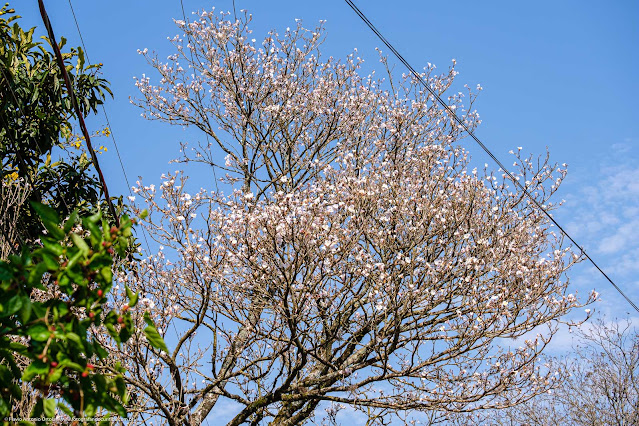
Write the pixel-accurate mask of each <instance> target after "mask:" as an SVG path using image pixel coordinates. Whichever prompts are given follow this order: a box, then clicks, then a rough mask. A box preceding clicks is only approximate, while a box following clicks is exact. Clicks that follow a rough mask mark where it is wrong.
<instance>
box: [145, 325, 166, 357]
mask: <svg viewBox="0 0 639 426" xmlns="http://www.w3.org/2000/svg"><path fill="white" fill-rule="evenodd" d="M144 335H145V336H146V340H148V341H149V344H150V345H151V346H153V347H154V348H156V349H160V350H161V351H164V352H166V353H167V354H168V353H169V348H167V347H166V343H164V339H163V338H162V336H160V333H158V330H157V329H156V328H155V326H152V325H148V326H147V327H146V328H145V329H144Z"/></svg>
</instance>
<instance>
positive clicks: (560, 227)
mask: <svg viewBox="0 0 639 426" xmlns="http://www.w3.org/2000/svg"><path fill="white" fill-rule="evenodd" d="M345 1H346V3H347V4H348V5H349V6H350V8H351V9H353V11H354V12H355V13H356V14H357V16H359V17H360V19H361V20H362V21H364V23H365V24H366V25H367V26H368V28H370V29H371V31H373V33H375V35H376V36H377V38H379V39H380V41H381V42H382V43H384V44H385V45H386V47H388V48H389V49H390V51H391V52H392V53H393V55H395V57H396V58H397V59H399V61H400V62H401V63H402V64H403V65H404V66H405V67H406V68H408V70H409V71H410V72H411V74H413V76H414V77H415V78H416V79H417V81H419V82H420V83H421V84H422V86H424V87H425V88H426V90H428V92H429V93H430V94H431V95H432V96H433V97H434V98H435V100H436V101H437V103H439V104H440V105H441V106H442V107H443V108H444V109H445V110H446V111H447V112H448V113H449V114H450V117H451V118H452V119H453V120H455V121H456V122H457V123H458V124H459V125H460V126H461V127H462V128H463V129H464V131H465V132H466V133H468V134H469V135H470V137H471V138H473V140H474V141H475V142H476V143H477V144H478V145H479V146H480V147H481V148H482V149H483V150H484V152H485V153H486V154H488V156H489V157H490V158H492V160H493V161H494V162H495V163H496V164H497V165H498V166H499V167H500V168H501V169H502V170H503V171H504V173H505V174H506V175H507V176H508V177H509V178H510V179H511V180H512V181H513V183H514V184H515V186H517V187H518V188H519V189H520V190H521V191H522V192H523V193H524V195H526V196H527V197H528V199H529V200H531V201H532V203H533V204H534V205H535V206H536V207H537V208H538V209H539V210H541V211H542V212H543V213H544V214H545V215H546V216H547V217H548V219H550V221H551V222H552V223H553V224H554V225H555V226H556V227H557V229H559V230H560V231H561V233H562V234H563V235H564V236H565V237H566V238H568V240H570V242H571V243H572V244H573V245H574V246H575V247H577V248H578V249H579V250H580V252H581V254H582V255H583V256H584V257H585V258H586V259H588V260H589V261H590V263H591V264H592V265H593V266H594V267H595V268H596V269H597V270H598V271H599V272H600V273H601V275H603V276H604V277H605V278H606V280H608V282H609V283H610V284H611V285H612V286H613V287H614V288H615V290H617V292H618V293H619V294H621V296H623V298H624V299H626V301H627V302H628V303H629V304H630V306H632V307H633V308H634V309H635V311H637V312H639V307H637V305H636V304H635V303H634V302H633V301H632V300H630V298H629V297H628V296H627V295H626V294H625V293H624V292H623V291H622V290H621V288H619V286H618V285H617V284H615V282H614V281H613V280H612V279H611V278H610V277H609V276H608V275H607V274H606V273H605V272H604V271H603V269H601V268H600V267H599V265H598V264H597V263H596V262H595V261H594V260H593V259H592V258H591V257H590V256H589V255H588V253H586V251H585V250H584V249H583V247H582V246H581V245H579V244H578V243H577V241H575V239H574V238H573V237H572V236H570V234H569V233H568V232H567V231H566V230H565V229H564V228H563V227H562V226H561V225H560V224H559V223H558V222H557V221H556V220H555V219H554V218H553V217H552V215H551V214H550V213H548V212H547V211H546V209H544V208H543V207H542V206H541V204H539V202H538V201H537V200H536V199H535V198H534V197H533V196H532V195H531V194H530V192H528V190H527V189H526V188H525V187H524V186H523V185H522V184H521V183H520V182H519V181H518V180H517V179H516V178H515V177H514V176H513V174H512V173H511V172H510V171H508V169H507V168H506V167H505V166H504V165H503V164H502V162H501V161H499V159H498V158H497V157H496V156H495V155H494V154H493V153H492V152H491V151H490V149H489V148H488V147H487V146H486V145H485V144H484V143H483V142H482V141H481V140H479V138H478V137H477V136H476V135H475V133H474V132H473V131H472V130H470V129H469V128H468V126H467V125H466V123H464V121H463V120H462V119H461V118H460V117H459V116H458V115H457V114H456V113H455V112H454V111H453V110H452V109H451V108H450V107H449V106H448V104H446V102H444V101H443V100H442V98H441V97H440V96H439V95H438V94H437V93H436V92H435V91H434V90H433V89H432V88H431V87H430V86H429V85H428V84H427V83H426V82H425V81H424V79H423V78H422V76H421V75H420V74H419V73H418V72H417V71H415V69H414V68H413V67H412V66H411V64H410V63H409V62H408V61H407V60H406V59H404V57H403V56H402V55H401V54H400V53H399V52H398V51H397V49H395V47H393V45H392V44H391V43H390V42H389V41H388V40H387V39H386V37H384V35H383V34H382V33H381V32H380V31H379V30H378V29H377V28H376V27H375V25H374V24H373V23H372V22H371V21H370V20H369V19H368V18H367V17H366V15H364V13H363V12H362V11H361V10H360V9H359V8H358V7H357V5H355V3H354V2H353V1H352V0H345Z"/></svg>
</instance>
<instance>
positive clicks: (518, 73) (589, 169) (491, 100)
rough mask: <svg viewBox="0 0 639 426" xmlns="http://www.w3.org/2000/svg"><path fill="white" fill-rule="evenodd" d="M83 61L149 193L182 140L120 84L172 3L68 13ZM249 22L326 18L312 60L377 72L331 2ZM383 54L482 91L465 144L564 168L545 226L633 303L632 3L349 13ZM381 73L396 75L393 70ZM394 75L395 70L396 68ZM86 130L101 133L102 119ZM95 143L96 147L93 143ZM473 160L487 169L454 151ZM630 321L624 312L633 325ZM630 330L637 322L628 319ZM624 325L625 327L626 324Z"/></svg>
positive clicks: (116, 170) (171, 11) (636, 70)
mask: <svg viewBox="0 0 639 426" xmlns="http://www.w3.org/2000/svg"><path fill="white" fill-rule="evenodd" d="M72 2H73V6H74V8H75V12H76V15H77V17H78V19H79V24H80V28H81V30H82V34H83V37H84V41H85V43H86V47H87V51H88V54H89V57H90V59H91V61H94V62H103V63H104V68H103V71H104V76H105V77H106V78H107V79H108V80H110V81H111V83H112V89H113V91H114V93H115V99H114V100H112V101H109V102H108V103H107V105H106V108H107V111H108V114H109V117H110V120H111V124H112V130H113V132H114V134H115V137H116V139H117V142H118V145H119V148H120V151H121V154H122V156H123V161H124V165H125V168H126V170H127V174H128V176H129V179H130V180H132V181H135V180H136V179H137V176H144V178H145V181H146V182H149V183H150V182H156V183H157V181H159V176H160V174H161V173H163V172H166V171H167V170H172V169H174V168H175V167H173V166H169V165H168V164H167V162H168V161H169V160H170V159H172V158H175V157H176V156H177V155H178V149H179V147H178V141H180V140H194V138H195V135H193V134H191V133H187V132H184V131H182V130H181V129H179V128H173V127H169V126H167V125H164V124H160V123H156V122H149V121H145V120H144V119H142V118H141V117H140V112H141V111H140V110H138V109H137V108H136V107H134V106H132V105H131V104H130V103H129V97H130V96H135V95H136V89H135V87H134V84H133V83H134V81H133V76H141V75H142V73H148V74H151V69H150V67H148V66H147V65H146V63H145V62H144V59H143V58H142V57H141V56H139V55H138V54H137V49H143V48H149V50H157V51H158V52H160V56H166V55H163V53H164V52H168V51H169V48H170V45H169V43H168V42H167V40H166V37H167V36H173V35H175V34H177V29H176V27H175V26H174V25H173V22H172V18H181V16H182V15H181V13H182V12H181V7H180V2H179V0H156V1H140V0H138V1H127V2H124V1H120V0H111V1H105V0H100V1H98V0H94V1H80V0H72ZM45 3H46V6H47V8H48V11H49V15H50V17H51V20H52V23H53V26H54V29H55V31H56V35H57V36H58V37H59V36H61V35H64V36H65V37H67V38H68V39H69V40H70V44H71V45H78V44H79V38H78V33H77V30H76V28H75V23H74V22H73V19H72V16H71V12H70V8H69V4H68V2H67V1H62V0H55V1H54V0H48V1H45ZM235 3H236V7H237V9H248V10H249V11H250V12H251V13H252V14H253V16H254V21H253V28H254V29H255V30H256V31H255V34H256V38H258V36H259V35H260V34H264V33H265V32H266V31H267V30H269V29H271V28H275V29H280V30H282V29H284V28H286V27H287V26H293V24H294V19H295V18H302V19H303V21H304V23H305V24H306V25H307V26H314V24H315V23H316V22H317V21H318V20H320V19H326V20H327V24H326V28H327V35H328V39H327V42H326V44H325V48H324V52H325V54H330V55H333V56H336V57H343V56H345V55H346V54H348V53H350V52H351V51H352V49H353V48H354V47H357V48H358V49H359V54H360V55H362V56H363V57H364V58H365V59H367V60H368V63H369V65H370V66H371V67H373V66H377V61H376V59H377V55H376V53H375V51H374V48H375V47H376V46H381V43H380V42H378V40H377V39H376V38H375V37H374V35H373V34H372V33H371V32H370V31H369V30H368V29H367V28H366V27H365V26H364V24H363V23H362V22H361V21H360V20H359V19H358V18H357V17H356V15H355V14H354V13H353V12H352V11H351V10H350V8H349V7H348V6H347V5H346V3H345V2H343V1H337V0H332V1H299V0H298V1H290V0H286V1H268V2H265V1H258V0H236V1H235ZM357 4H358V5H359V7H360V8H361V9H362V10H363V11H364V13H366V14H367V16H368V17H369V19H371V20H372V21H373V22H374V23H375V24H376V25H377V27H378V28H379V29H380V30H381V31H382V32H383V33H384V34H385V35H386V37H387V38H388V39H389V40H390V41H391V42H392V43H393V44H394V45H395V47H396V48H397V49H398V50H399V51H400V52H402V53H403V54H404V56H405V57H406V59H408V61H409V62H411V63H412V64H413V66H414V67H415V68H417V69H419V68H421V67H423V66H424V65H425V64H426V63H427V62H431V63H434V64H436V65H437V66H438V67H439V68H440V69H445V68H447V67H448V66H449V64H450V60H451V59H452V58H455V59H457V63H458V66H457V70H458V71H460V75H459V76H458V77H457V82H458V83H459V84H460V87H461V86H462V85H463V84H469V85H470V86H475V85H476V84H478V83H479V84H481V85H482V86H483V88H484V90H483V92H482V94H481V96H480V97H479V100H478V101H477V103H476V104H475V106H476V108H477V109H478V111H479V113H480V115H481V117H482V120H483V123H482V125H481V126H480V128H479V130H478V132H477V135H478V136H479V137H480V138H481V139H482V140H483V141H484V142H485V143H486V144H487V145H488V146H489V147H490V148H491V149H492V150H493V152H494V153H495V154H496V155H497V156H498V157H499V158H501V159H503V160H507V161H505V162H506V163H509V161H510V159H509V158H508V154H507V152H508V151H509V150H510V149H513V148H514V147H517V146H523V147H524V151H527V152H532V153H537V154H543V153H544V152H545V150H546V147H548V148H549V150H550V152H551V156H552V157H551V158H552V159H553V160H554V161H557V162H559V163H564V162H565V163H568V165H569V168H568V170H569V173H568V178H567V180H566V181H565V183H564V187H563V188H562V190H561V192H560V194H559V195H560V197H563V198H565V199H566V201H567V202H566V205H565V207H564V208H562V209H561V211H560V212H558V213H557V214H556V217H557V218H558V219H559V220H560V221H561V223H562V224H565V225H566V227H567V229H569V230H570V231H571V232H572V233H574V236H575V237H577V240H578V241H580V242H581V243H582V244H583V245H584V246H585V247H586V248H587V249H588V252H589V253H590V254H591V256H592V257H593V258H595V259H596V260H597V261H598V262H600V264H601V265H602V266H603V267H604V269H605V270H607V271H609V273H610V275H611V277H613V278H614V279H615V280H616V281H617V283H618V284H619V285H620V286H621V287H622V288H623V289H624V290H625V291H626V292H627V294H628V295H629V296H630V297H631V298H633V299H634V300H635V302H639V279H638V278H637V276H639V275H638V274H637V273H638V272H639V238H637V229H639V120H638V118H639V106H638V104H637V98H638V95H639V79H638V78H637V76H638V75H639V53H638V52H639V50H638V49H637V45H638V43H639V2H636V1H631V0H619V1H609V2H601V1H590V0H586V1H584V0H563V1H548V0H539V1H535V2H530V1H526V2H524V1H517V2H513V1H491V2H477V1H470V0H460V1H456V2H443V1H439V2H435V1H418V0H410V1H402V2H393V5H392V6H389V5H390V4H391V3H390V2H387V1H379V0H376V1H372V0H369V1H363V0H360V1H358V2H357ZM12 6H13V7H15V8H17V10H18V12H19V13H20V14H21V15H22V16H23V17H24V20H23V26H31V25H37V26H39V27H41V26H42V25H41V20H40V16H39V13H38V10H37V2H36V1H35V0H33V1H29V2H25V1H21V2H16V1H14V2H13V3H12ZM213 6H215V7H216V8H217V9H218V10H219V9H222V10H230V9H231V8H232V1H231V0H223V1H216V2H210V1H208V2H207V1H200V0H184V7H185V10H186V12H187V14H188V13H190V12H192V11H194V10H197V9H202V8H206V9H210V8H211V7H213ZM392 62H393V63H397V61H395V60H394V59H392ZM397 68H398V69H401V65H400V64H397ZM88 121H89V125H90V126H91V127H92V128H94V129H98V128H100V127H103V126H104V124H105V120H104V117H103V116H97V117H91V118H90V119H89V120H88ZM100 142H101V143H104V144H105V145H106V146H107V147H109V148H110V149H109V153H107V154H105V155H102V156H101V157H100V159H101V162H102V167H103V169H104V172H105V176H106V178H107V181H108V183H109V186H110V190H111V192H113V193H115V194H117V193H125V194H128V193H127V188H126V184H125V183H124V178H123V177H122V172H121V169H120V165H119V163H118V162H117V157H116V156H115V153H114V152H113V151H114V150H113V149H112V143H111V141H107V140H105V139H102V140H100ZM96 143H98V142H96ZM466 143H467V146H468V149H469V150H470V152H471V153H472V154H473V156H474V158H475V159H477V160H478V161H481V162H482V163H483V162H484V161H487V159H486V158H485V156H484V155H483V154H482V153H481V152H480V150H479V149H478V147H477V146H475V145H473V144H471V141H470V140H469V139H467V140H466ZM571 277H572V285H573V286H574V288H575V289H579V290H581V291H585V290H587V289H592V288H596V289H597V291H599V292H600V293H601V295H602V299H603V302H602V303H600V304H599V305H598V306H597V307H596V309H598V310H599V311H600V312H604V313H607V314H608V315H610V316H615V315H617V316H624V315H625V313H626V312H630V309H631V308H630V306H629V305H627V304H626V302H624V301H623V300H622V299H621V298H620V296H619V295H617V294H616V293H615V292H614V290H613V289H612V288H611V286H610V285H609V284H608V283H607V282H605V281H604V279H603V277H601V276H599V275H598V274H597V273H596V272H595V271H594V269H593V268H592V267H591V266H589V265H588V264H586V263H583V264H581V265H579V266H578V267H577V268H575V269H574V270H573V272H572V274H571ZM635 314H636V313H635ZM638 319H639V318H638ZM635 324H637V322H635Z"/></svg>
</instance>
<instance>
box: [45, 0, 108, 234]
mask: <svg viewBox="0 0 639 426" xmlns="http://www.w3.org/2000/svg"><path fill="white" fill-rule="evenodd" d="M38 6H39V7H40V15H41V16H42V21H43V22H44V26H45V28H46V29H47V33H48V35H49V40H50V41H51V46H52V47H53V51H54V52H55V57H56V60H57V62H58V67H59V68H60V71H61V72H62V76H63V78H64V82H65V84H66V86H67V90H68V91H69V98H70V99H71V104H72V105H73V109H74V110H75V113H76V116H77V118H78V122H79V123H80V129H81V130H82V135H83V136H84V139H85V142H86V144H87V150H88V151H89V155H90V156H91V160H92V161H93V166H94V167H95V169H96V171H97V172H98V177H99V179H100V183H101V184H102V192H104V198H105V199H106V202H107V204H108V206H109V210H110V212H111V214H112V215H113V220H114V221H115V224H116V226H118V227H119V226H120V219H119V217H118V215H117V213H116V211H115V206H114V205H113V202H112V201H111V197H110V196H109V188H108V187H107V184H106V181H105V180H104V175H103V174H102V169H100V163H98V157H97V156H96V155H95V151H94V150H93V145H92V144H91V137H90V136H89V131H88V130H87V126H86V124H85V122H84V117H83V116H82V111H80V107H79V106H78V101H77V99H76V97H75V93H74V91H73V85H72V84H71V80H70V79H69V74H68V73H67V69H66V67H65V65H64V60H63V59H62V53H61V52H60V47H59V46H58V42H57V41H56V39H55V34H54V33H53V27H52V26H51V21H49V16H48V15H47V11H46V9H45V8H44V3H43V2H42V0H38Z"/></svg>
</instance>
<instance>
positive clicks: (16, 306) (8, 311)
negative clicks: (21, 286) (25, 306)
mask: <svg viewBox="0 0 639 426" xmlns="http://www.w3.org/2000/svg"><path fill="white" fill-rule="evenodd" d="M21 307H22V296H21V295H19V294H16V295H15V296H13V297H12V298H11V299H9V300H7V301H6V302H5V303H4V310H3V311H2V312H0V317H7V316H9V315H13V314H15V313H16V312H18V311H19V310H20V308H21Z"/></svg>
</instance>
